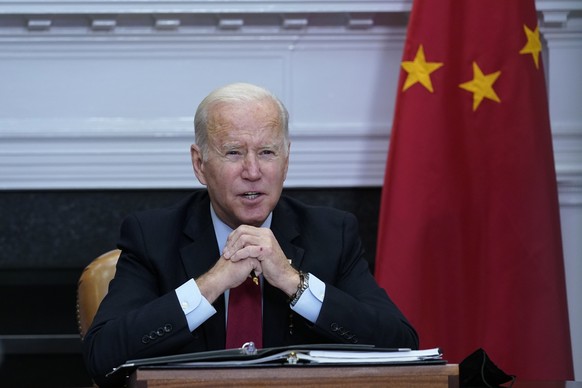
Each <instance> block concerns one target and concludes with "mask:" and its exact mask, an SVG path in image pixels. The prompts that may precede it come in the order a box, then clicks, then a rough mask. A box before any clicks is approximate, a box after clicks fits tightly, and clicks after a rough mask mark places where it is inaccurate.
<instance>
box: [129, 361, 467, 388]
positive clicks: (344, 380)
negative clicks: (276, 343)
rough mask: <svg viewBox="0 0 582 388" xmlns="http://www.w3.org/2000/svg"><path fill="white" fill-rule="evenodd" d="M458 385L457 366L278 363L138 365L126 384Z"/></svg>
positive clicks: (174, 387)
mask: <svg viewBox="0 0 582 388" xmlns="http://www.w3.org/2000/svg"><path fill="white" fill-rule="evenodd" d="M387 385H389V386H390V387H421V388H423V387H426V388H428V387H431V388H433V387H434V388H437V387H438V388H440V387H443V388H444V387H458V386H459V366H458V365H456V364H448V365H415V366H389V365H375V366H337V365H336V366H297V365H290V366H279V367H245V368H192V369H153V368H139V369H137V370H136V371H135V372H134V373H133V374H132V375H131V377H130V383H129V386H130V387H136V388H146V387H148V388H149V387H164V388H178V387H216V386H222V387H225V386H226V387H228V386H231V387H234V386H236V387H273V386H276V387H291V386H293V387H386V386H387Z"/></svg>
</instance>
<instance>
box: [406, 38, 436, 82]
mask: <svg viewBox="0 0 582 388" xmlns="http://www.w3.org/2000/svg"><path fill="white" fill-rule="evenodd" d="M442 65H443V64H442V63H440V62H427V61H426V58H425V57H424V49H423V47H422V45H420V46H419V47H418V51H417V52H416V56H415V57H414V61H402V68H403V69H404V70H406V72H407V73H408V76H407V77H406V81H404V87H403V88H402V91H405V90H406V89H408V88H409V87H411V86H412V85H414V84H415V83H417V82H420V84H421V85H422V86H424V87H425V88H426V89H427V90H428V91H429V92H431V93H432V92H433V88H432V82H431V80H430V74H431V73H432V72H433V71H435V70H436V69H438V68H439V67H441V66H442Z"/></svg>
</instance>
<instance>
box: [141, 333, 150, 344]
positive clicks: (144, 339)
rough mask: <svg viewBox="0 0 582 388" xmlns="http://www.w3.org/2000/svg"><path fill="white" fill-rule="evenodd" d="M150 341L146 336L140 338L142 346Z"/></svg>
mask: <svg viewBox="0 0 582 388" xmlns="http://www.w3.org/2000/svg"><path fill="white" fill-rule="evenodd" d="M150 341H151V340H150V337H148V336H147V335H144V336H143V337H142V338H141V343H142V344H147V343H148V342H150Z"/></svg>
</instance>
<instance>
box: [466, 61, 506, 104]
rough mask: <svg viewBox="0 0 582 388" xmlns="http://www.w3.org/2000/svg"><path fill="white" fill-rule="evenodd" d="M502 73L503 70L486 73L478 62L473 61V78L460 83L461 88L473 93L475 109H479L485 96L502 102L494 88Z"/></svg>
mask: <svg viewBox="0 0 582 388" xmlns="http://www.w3.org/2000/svg"><path fill="white" fill-rule="evenodd" d="M500 75H501V71H496V72H495V73H491V74H487V75H485V74H483V72H482V71H481V69H480V68H479V66H478V65H477V63H476V62H473V80H472V81H469V82H465V83H462V84H460V85H459V87H460V88H461V89H465V90H468V91H469V92H472V93H473V111H476V110H477V108H478V107H479V104H481V101H483V99H484V98H488V99H490V100H493V101H497V102H501V100H500V99H499V97H498V96H497V93H495V90H493V84H494V83H495V81H497V78H499V76H500Z"/></svg>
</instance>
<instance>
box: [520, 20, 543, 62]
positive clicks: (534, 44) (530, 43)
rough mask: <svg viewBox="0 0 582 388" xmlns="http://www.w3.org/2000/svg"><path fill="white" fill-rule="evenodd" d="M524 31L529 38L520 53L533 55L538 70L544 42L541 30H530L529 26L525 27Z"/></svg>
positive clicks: (537, 28)
mask: <svg viewBox="0 0 582 388" xmlns="http://www.w3.org/2000/svg"><path fill="white" fill-rule="evenodd" d="M523 30H524V31H525V36H526V37H527V43H526V44H525V46H523V48H522V49H521V50H520V51H519V53H520V54H531V56H532V58H533V60H534V63H535V65H536V69H539V68H540V65H539V62H540V52H541V51H542V42H541V41H540V28H539V27H538V26H536V29H535V30H533V31H532V30H530V29H529V28H527V26H526V25H525V24H524V25H523Z"/></svg>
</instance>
